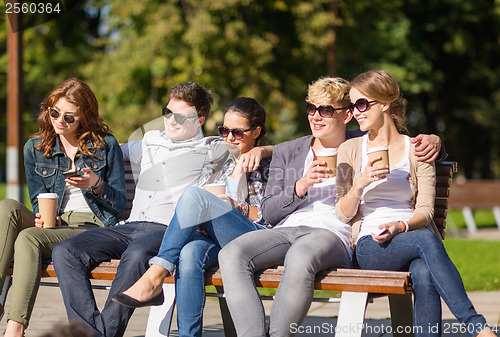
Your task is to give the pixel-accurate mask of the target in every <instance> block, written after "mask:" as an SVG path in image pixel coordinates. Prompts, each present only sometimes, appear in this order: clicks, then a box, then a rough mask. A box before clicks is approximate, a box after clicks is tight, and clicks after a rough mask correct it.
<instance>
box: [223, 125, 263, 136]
mask: <svg viewBox="0 0 500 337" xmlns="http://www.w3.org/2000/svg"><path fill="white" fill-rule="evenodd" d="M217 129H218V131H219V135H221V137H224V138H225V137H228V136H229V134H230V133H231V134H233V137H234V138H236V139H243V137H245V132H247V131H252V130H255V128H250V129H246V130H243V129H229V128H227V127H225V126H224V125H219V126H218V127H217Z"/></svg>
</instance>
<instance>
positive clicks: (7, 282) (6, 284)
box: [0, 275, 12, 319]
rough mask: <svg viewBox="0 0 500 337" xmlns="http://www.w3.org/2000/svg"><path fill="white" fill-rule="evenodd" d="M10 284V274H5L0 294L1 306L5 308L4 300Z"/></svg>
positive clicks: (0, 315)
mask: <svg viewBox="0 0 500 337" xmlns="http://www.w3.org/2000/svg"><path fill="white" fill-rule="evenodd" d="M11 285H12V276H10V275H7V276H5V281H4V283H3V288H2V293H1V294H0V305H1V306H2V308H5V301H6V300H7V293H8V292H9V289H10V286H11ZM4 312H5V311H4ZM4 312H2V313H1V314H0V319H2V318H3V314H4Z"/></svg>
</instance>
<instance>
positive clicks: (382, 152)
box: [366, 146, 389, 178]
mask: <svg viewBox="0 0 500 337" xmlns="http://www.w3.org/2000/svg"><path fill="white" fill-rule="evenodd" d="M366 153H367V154H368V158H369V159H370V160H372V159H373V158H377V157H381V158H380V159H378V160H376V161H375V162H374V163H373V167H382V166H385V165H387V166H389V148H388V147H387V146H377V147H373V148H371V149H369V150H368V151H367V152H366ZM385 177H386V175H385V174H382V175H379V178H385Z"/></svg>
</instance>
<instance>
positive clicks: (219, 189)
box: [205, 183, 226, 196]
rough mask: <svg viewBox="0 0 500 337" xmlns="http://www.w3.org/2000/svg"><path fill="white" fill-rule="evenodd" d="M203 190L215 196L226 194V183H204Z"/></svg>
mask: <svg viewBox="0 0 500 337" xmlns="http://www.w3.org/2000/svg"><path fill="white" fill-rule="evenodd" d="M205 190H207V191H208V192H210V193H212V194H214V195H217V196H218V195H221V194H226V184H224V183H214V184H206V185H205Z"/></svg>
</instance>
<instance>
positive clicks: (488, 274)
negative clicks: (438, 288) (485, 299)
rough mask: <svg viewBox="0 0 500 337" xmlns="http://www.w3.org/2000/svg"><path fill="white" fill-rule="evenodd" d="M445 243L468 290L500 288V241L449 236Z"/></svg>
mask: <svg viewBox="0 0 500 337" xmlns="http://www.w3.org/2000/svg"><path fill="white" fill-rule="evenodd" d="M444 245H445V247H446V250H447V251H448V255H449V256H450V258H451V260H452V261H453V263H455V266H456V267H457V269H458V271H459V272H460V275H461V276H462V280H463V282H464V285H465V289H466V290H467V291H474V290H483V291H490V290H500V241H486V240H468V239H457V238H447V239H446V240H444Z"/></svg>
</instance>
